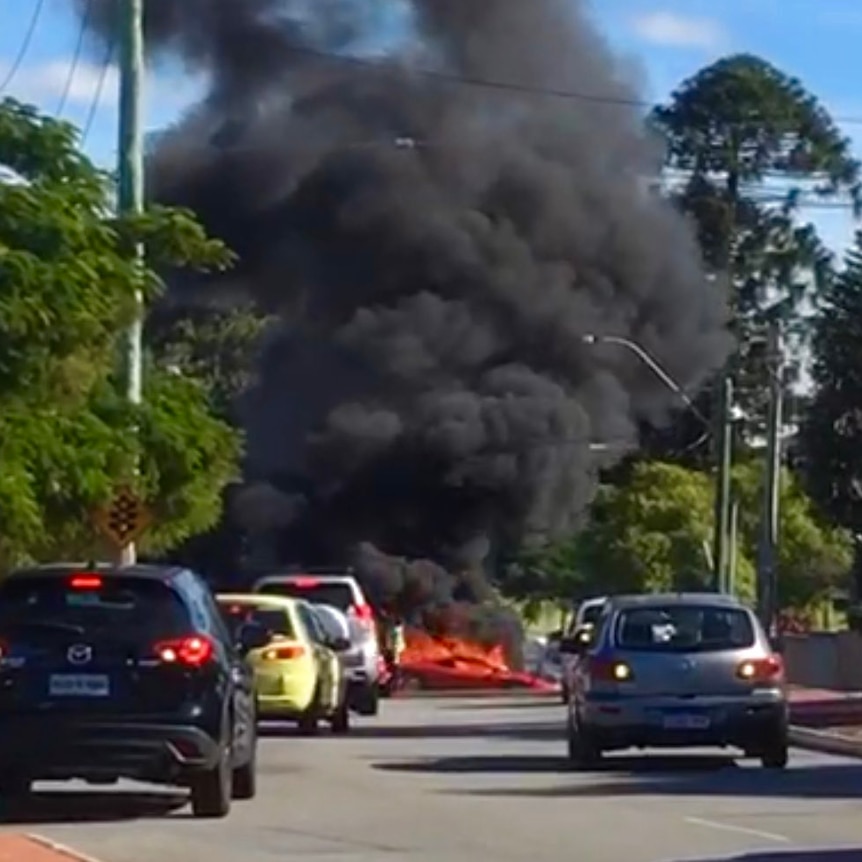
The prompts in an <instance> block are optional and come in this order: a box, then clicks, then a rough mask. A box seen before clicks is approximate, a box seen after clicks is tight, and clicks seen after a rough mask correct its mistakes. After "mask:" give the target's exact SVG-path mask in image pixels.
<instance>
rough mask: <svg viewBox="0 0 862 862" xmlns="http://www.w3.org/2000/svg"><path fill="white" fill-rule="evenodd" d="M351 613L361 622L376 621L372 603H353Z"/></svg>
mask: <svg viewBox="0 0 862 862" xmlns="http://www.w3.org/2000/svg"><path fill="white" fill-rule="evenodd" d="M350 613H351V614H352V615H353V616H354V617H355V618H356V619H357V620H359V621H360V622H361V623H373V622H374V611H373V610H371V605H366V604H358V605H353V607H351V608H350Z"/></svg>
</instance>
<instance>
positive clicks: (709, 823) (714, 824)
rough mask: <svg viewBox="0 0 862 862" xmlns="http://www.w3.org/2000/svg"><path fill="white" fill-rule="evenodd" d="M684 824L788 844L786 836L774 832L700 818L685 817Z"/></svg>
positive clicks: (788, 840)
mask: <svg viewBox="0 0 862 862" xmlns="http://www.w3.org/2000/svg"><path fill="white" fill-rule="evenodd" d="M685 821H686V823H691V824H692V825H694V826H705V827H707V828H708V829H720V830H721V831H723V832H738V833H739V834H741V835H751V836H752V837H754V838H764V839H766V840H767V841H774V842H776V843H777V844H790V843H791V841H790V839H789V838H788V837H787V836H786V835H778V834H777V833H776V832H764V831H763V830H761V829H749V828H748V827H747V826H734V825H733V824H732V823H719V822H718V821H717V820H705V819H704V818H702V817H686V818H685Z"/></svg>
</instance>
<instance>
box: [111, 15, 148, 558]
mask: <svg viewBox="0 0 862 862" xmlns="http://www.w3.org/2000/svg"><path fill="white" fill-rule="evenodd" d="M143 18H144V0H122V3H121V16H120V28H121V30H120V33H119V43H120V105H119V113H120V127H119V140H118V152H119V164H118V170H117V209H118V211H119V213H120V214H123V215H139V214H140V213H142V212H143V210H144V147H143V144H144V140H143V137H144V133H143V92H142V91H143V82H144V28H143ZM132 253H133V254H134V257H135V260H136V262H137V263H138V265H139V266H140V267H141V269H143V264H144V260H143V258H144V250H143V247H142V246H137V247H135V248H134V249H133V252H132ZM135 306H136V307H135V316H134V320H133V322H132V323H131V325H130V326H129V330H128V332H127V333H126V342H125V351H124V352H125V356H124V368H123V371H124V375H125V384H126V395H127V397H128V400H129V402H130V403H131V404H134V405H137V404H140V403H141V397H142V391H141V390H142V382H141V376H142V357H141V352H142V338H143V317H144V308H143V294H142V293H141V291H140V290H138V291H136V293H135ZM136 558H137V555H136V550H135V546H134V544H130V545H128V546H127V547H126V548H125V549H124V550H123V552H122V554H121V563H123V564H124V565H130V564H132V563H134V562H135V560H136Z"/></svg>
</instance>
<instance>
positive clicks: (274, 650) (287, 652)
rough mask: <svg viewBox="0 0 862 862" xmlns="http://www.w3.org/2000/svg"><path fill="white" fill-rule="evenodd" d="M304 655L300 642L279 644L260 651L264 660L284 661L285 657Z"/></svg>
mask: <svg viewBox="0 0 862 862" xmlns="http://www.w3.org/2000/svg"><path fill="white" fill-rule="evenodd" d="M304 655H305V647H304V646H303V645H302V644H280V645H279V646H271V647H266V649H264V651H263V652H262V653H261V656H262V658H263V660H264V661H284V660H285V659H291V658H301V657H302V656H304Z"/></svg>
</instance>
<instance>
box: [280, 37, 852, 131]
mask: <svg viewBox="0 0 862 862" xmlns="http://www.w3.org/2000/svg"><path fill="white" fill-rule="evenodd" d="M289 53H291V54H293V55H299V56H308V57H312V58H316V59H319V60H323V61H326V62H330V63H340V64H344V65H352V66H360V67H364V68H375V69H377V70H379V71H380V72H383V73H385V72H387V71H393V70H395V69H397V71H398V72H399V73H401V74H412V75H417V76H419V77H423V78H428V79H430V80H436V81H439V82H440V83H444V84H454V85H456V86H465V87H476V88H481V89H489V90H499V91H503V92H510V93H518V94H520V95H524V96H534V97H538V98H549V99H562V100H565V101H579V102H592V103H595V104H599V105H609V106H613V105H617V106H619V107H627V108H645V109H649V110H652V109H653V108H658V107H661V104H660V103H655V102H649V101H646V100H643V99H636V98H632V97H626V96H612V95H609V94H601V93H587V92H584V91H579V90H568V89H557V88H553V87H540V86H534V85H530V84H517V83H514V82H507V81H497V80H491V79H488V78H477V77H473V76H466V75H458V74H455V73H453V72H443V71H439V70H436V69H428V68H422V67H416V66H406V65H398V66H397V67H396V66H393V65H391V64H390V65H387V64H381V63H380V61H379V60H375V59H367V58H364V57H351V56H348V55H345V54H334V53H331V52H328V51H322V50H318V49H315V48H299V47H292V48H290V49H289ZM832 120H833V122H835V123H840V124H843V125H862V116H860V115H856V116H852V115H851V116H840V117H832ZM753 122H755V120H751V119H749V120H744V121H740V122H739V123H734V124H730V125H739V126H743V125H744V126H749V125H752V123H753Z"/></svg>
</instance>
